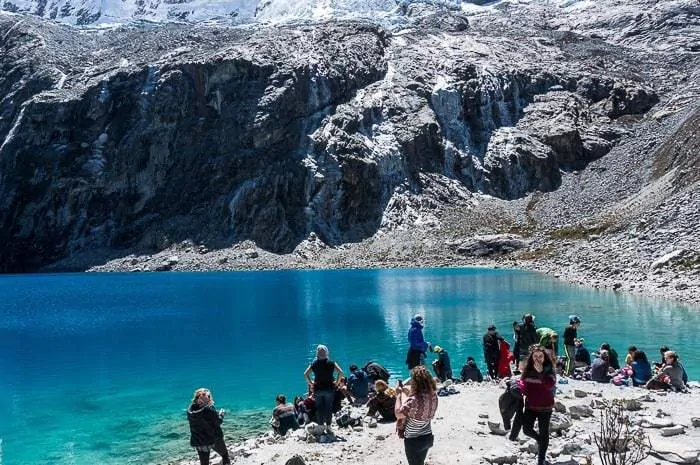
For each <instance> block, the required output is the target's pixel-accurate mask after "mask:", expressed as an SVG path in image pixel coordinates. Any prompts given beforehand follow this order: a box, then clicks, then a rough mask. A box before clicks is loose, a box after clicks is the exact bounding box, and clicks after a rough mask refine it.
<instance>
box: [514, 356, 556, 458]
mask: <svg viewBox="0 0 700 465" xmlns="http://www.w3.org/2000/svg"><path fill="white" fill-rule="evenodd" d="M556 382H557V377H556V375H555V374H554V366H553V365H552V360H551V359H550V358H549V357H547V355H546V354H545V351H544V348H543V347H542V346H532V347H531V348H530V354H529V355H528V357H527V361H526V363H525V369H524V370H523V374H522V376H521V378H520V381H519V384H520V390H521V392H522V394H523V397H524V398H525V411H524V412H523V433H525V434H526V435H527V436H530V437H531V438H533V439H534V440H535V441H537V452H538V454H537V455H538V457H537V465H545V455H546V454H547V446H549V421H550V419H551V417H552V409H553V408H554V386H555V385H556ZM535 420H537V426H538V428H539V433H537V432H536V431H535V429H534V426H535Z"/></svg>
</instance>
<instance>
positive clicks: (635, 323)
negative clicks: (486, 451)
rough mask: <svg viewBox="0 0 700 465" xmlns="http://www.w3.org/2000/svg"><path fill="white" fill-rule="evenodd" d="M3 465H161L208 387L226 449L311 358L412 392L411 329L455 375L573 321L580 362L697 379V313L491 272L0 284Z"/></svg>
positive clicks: (123, 277)
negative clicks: (647, 363)
mask: <svg viewBox="0 0 700 465" xmlns="http://www.w3.org/2000/svg"><path fill="white" fill-rule="evenodd" d="M0 296H2V297H1V299H0V399H2V401H0V438H1V442H0V464H2V465H46V464H52V465H88V464H89V465H92V464H96V463H99V464H108V465H117V464H119V465H123V464H142V465H147V464H159V465H160V464H165V463H173V462H175V460H176V459H178V458H182V457H189V458H192V459H194V458H195V454H194V453H193V452H192V450H191V449H190V448H189V444H188V438H189V435H188V429H187V421H186V416H185V409H186V407H187V405H188V402H189V400H190V398H191V395H192V392H193V390H194V389H195V388H197V387H201V386H205V387H209V388H210V389H211V390H212V392H213V395H214V398H215V400H216V406H217V407H221V408H225V409H227V410H228V411H229V416H228V417H227V419H226V421H225V422H224V430H225V432H226V435H227V437H228V438H229V439H233V438H240V437H241V436H245V435H247V434H251V432H252V431H255V430H259V429H260V428H265V427H266V425H267V419H268V417H269V412H270V410H271V409H272V407H273V406H274V397H275V395H276V394H277V393H285V394H286V395H287V396H288V397H293V396H294V395H295V394H297V393H301V392H302V391H303V390H304V389H305V384H304V381H303V378H302V372H303V371H304V369H305V367H306V366H307V364H308V362H309V361H310V360H311V359H312V357H313V354H314V348H315V346H316V345H317V344H318V343H325V344H327V345H328V347H329V348H330V352H331V358H333V359H335V360H336V361H338V362H339V364H340V365H341V366H342V367H343V369H346V370H347V367H348V365H349V364H350V363H357V364H358V365H359V364H362V363H364V362H365V361H367V360H369V359H374V360H377V361H380V362H381V363H383V364H384V365H385V366H386V367H387V368H388V369H389V370H390V371H391V372H392V373H393V376H392V377H393V378H396V377H397V376H402V377H403V376H405V375H406V373H407V371H406V369H405V366H404V364H403V362H404V359H405V353H406V348H407V342H406V331H407V329H408V324H409V320H410V317H411V316H412V315H413V314H415V313H417V312H422V313H423V314H425V316H426V320H427V326H426V328H425V335H426V339H427V340H429V341H431V342H432V343H433V344H439V345H442V346H444V347H445V348H447V350H448V351H449V353H450V354H451V358H452V364H453V367H454V369H455V371H457V372H458V371H459V367H461V365H462V364H463V363H464V360H465V358H466V357H467V356H468V355H474V356H475V357H476V358H477V360H479V362H480V363H482V362H483V360H482V355H481V354H482V351H481V345H480V343H481V337H482V335H483V333H484V331H485V328H486V327H487V326H488V325H489V324H490V323H495V324H496V325H497V326H498V328H499V330H500V331H501V332H502V334H503V335H504V336H506V337H507V338H508V339H511V338H512V334H511V331H510V326H511V323H512V321H513V320H514V319H520V316H521V315H522V314H523V313H524V312H528V311H529V312H533V313H534V314H535V315H536V323H538V325H540V326H548V327H552V328H556V329H559V330H562V329H563V328H564V326H565V325H566V323H567V316H568V315H569V314H571V313H577V314H579V315H581V317H582V319H583V324H582V326H581V328H580V330H579V334H580V335H581V336H583V337H585V338H586V340H587V346H588V347H589V349H591V350H592V349H594V348H595V347H597V346H598V345H599V344H600V343H601V342H603V341H607V342H610V343H611V344H612V345H613V347H615V348H616V349H617V350H618V352H619V353H620V354H621V357H622V356H624V352H625V349H626V347H627V346H628V345H629V344H631V343H634V344H636V345H637V346H638V347H640V348H642V349H644V350H646V351H647V353H648V355H649V356H650V358H653V359H656V358H658V351H657V349H658V346H659V345H660V344H662V343H665V344H668V345H669V346H671V347H672V348H674V349H676V350H678V351H679V352H680V354H681V357H682V359H683V362H684V364H685V366H686V368H687V370H688V372H689V375H690V376H691V378H692V379H698V378H699V377H700V348H699V347H698V345H697V343H698V336H697V334H698V330H699V328H700V308H697V307H690V306H684V305H681V304H678V303H674V302H668V301H662V300H653V299H643V298H638V297H632V296H628V295H620V294H615V293H613V292H607V291H596V290H593V289H588V288H582V287H577V286H572V285H568V284H566V283H563V282H560V281H557V280H554V279H551V278H548V277H546V276H542V275H539V274H534V273H528V272H522V271H514V270H491V269H410V270H338V271H279V272H231V273H197V274H195V273H163V274H56V275H26V276H1V277H0Z"/></svg>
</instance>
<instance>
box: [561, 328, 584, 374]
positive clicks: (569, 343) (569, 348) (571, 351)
mask: <svg viewBox="0 0 700 465" xmlns="http://www.w3.org/2000/svg"><path fill="white" fill-rule="evenodd" d="M580 325H581V319H580V318H579V317H578V316H576V315H571V316H569V326H567V327H566V329H564V350H565V351H566V368H565V369H564V374H565V375H566V376H571V375H572V374H573V372H574V367H575V365H576V363H575V358H576V357H575V353H576V346H575V344H574V341H575V340H576V339H577V338H578V327H579V326H580Z"/></svg>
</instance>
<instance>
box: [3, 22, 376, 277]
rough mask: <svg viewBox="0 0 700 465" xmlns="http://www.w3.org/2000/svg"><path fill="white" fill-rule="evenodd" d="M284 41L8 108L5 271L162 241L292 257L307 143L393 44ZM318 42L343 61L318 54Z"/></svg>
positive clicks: (186, 59) (368, 32)
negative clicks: (251, 247)
mask: <svg viewBox="0 0 700 465" xmlns="http://www.w3.org/2000/svg"><path fill="white" fill-rule="evenodd" d="M176 33H177V32H176ZM275 33H276V34H282V35H284V37H283V38H280V39H279V40H277V41H274V42H272V41H270V40H269V37H267V36H265V35H262V36H260V37H252V38H250V39H249V40H248V41H247V42H246V43H245V45H243V44H240V43H236V39H235V38H231V40H232V41H233V42H232V43H229V44H228V48H227V49H219V50H218V51H216V52H214V53H212V54H208V55H207V56H204V57H202V56H201V55H200V56H199V57H197V53H195V51H194V50H193V51H192V52H190V53H188V54H184V55H183V56H180V57H178V59H176V60H167V61H163V62H161V63H157V64H155V65H150V66H146V67H140V66H135V67H128V68H127V69H125V70H118V71H115V72H111V73H110V72H107V73H104V74H101V75H100V76H99V77H97V78H91V79H88V80H86V81H85V82H84V83H82V84H83V86H84V87H83V86H81V89H80V90H78V89H77V88H74V89H71V90H75V92H72V91H71V92H68V91H65V92H62V91H60V90H53V91H51V92H45V93H42V94H37V95H34V96H32V97H30V98H28V99H27V100H26V101H25V102H24V103H23V104H22V105H21V107H20V109H19V111H17V109H16V108H15V107H16V106H8V107H7V109H6V112H9V113H11V114H15V117H14V121H13V124H12V127H11V129H10V130H9V131H7V132H6V134H4V142H3V144H2V146H1V148H0V172H1V173H2V178H0V197H1V198H2V199H3V208H2V213H0V224H2V225H3V226H2V235H3V238H2V240H3V241H4V242H5V243H7V244H8V245H9V247H7V248H4V249H3V253H2V260H0V261H1V262H2V263H3V266H4V267H6V269H16V267H18V266H19V267H20V268H24V267H31V266H35V265H38V264H40V263H41V262H42V261H46V260H52V259H55V258H57V257H60V256H62V255H63V254H65V253H66V252H67V251H70V250H75V249H80V248H83V247H88V246H97V245H110V246H116V247H119V246H129V245H135V244H137V243H139V242H141V243H142V245H145V246H159V245H160V244H159V243H158V241H160V240H161V238H162V236H163V235H166V236H169V237H170V238H171V239H173V240H178V239H182V238H183V237H197V236H199V235H206V236H208V237H211V236H217V235H218V236H219V237H222V238H225V237H227V236H228V237H229V238H230V239H233V240H235V239H236V238H248V237H251V238H254V239H255V240H256V241H258V242H259V243H260V244H261V245H262V246H264V247H266V248H269V249H272V250H290V249H291V248H293V247H294V245H295V244H296V243H297V242H298V241H299V240H301V238H302V237H305V236H304V235H305V234H306V231H307V225H306V219H305V215H304V206H305V189H306V184H307V178H306V170H305V168H304V166H303V164H302V163H301V162H300V156H301V154H300V150H302V149H303V147H304V145H305V143H306V142H305V141H304V137H303V134H304V132H305V131H306V130H308V127H309V126H310V125H311V126H313V125H314V124H316V122H317V121H318V119H319V118H320V116H321V115H322V114H323V112H325V111H328V109H329V108H332V107H333V106H334V105H336V104H338V103H340V102H341V101H342V100H343V99H346V98H347V96H348V95H350V94H351V93H352V92H353V91H354V90H355V89H357V88H359V87H363V86H365V85H366V84H368V83H369V82H372V81H375V80H377V79H379V78H380V77H381V76H382V75H383V73H384V66H385V63H384V61H383V48H384V45H383V43H384V37H383V35H382V34H381V33H380V32H379V31H378V30H377V29H376V28H373V27H366V26H360V25H357V26H352V25H348V26H329V27H321V28H312V29H309V30H308V31H306V32H303V31H301V32H300V31H293V30H286V31H284V30H283V31H276V32H275ZM313 34H320V35H322V36H324V37H325V38H326V39H327V40H328V41H329V42H331V43H333V44H338V45H337V46H338V47H343V48H344V52H343V53H342V54H341V53H336V54H334V55H331V54H326V53H325V51H327V48H326V49H324V50H325V51H324V52H321V51H320V49H319V48H317V45H316V44H315V43H314V41H311V40H309V38H310V36H311V35H313ZM216 38H217V40H219V38H220V34H217V37H216ZM170 39H171V40H172V38H170ZM340 44H342V45H340ZM333 46H334V45H329V46H328V47H330V48H332V47H333ZM247 47H250V48H247ZM353 50H354V51H353ZM294 55H296V56H297V57H298V60H294V59H291V60H290V59H288V57H290V56H294ZM331 56H334V59H333V61H331V60H330V59H329V58H330V57H331ZM282 60H286V61H282ZM28 68H31V64H30V65H28ZM295 153H297V154H298V155H296V156H295V155H294V154H295ZM346 176H350V175H349V174H346ZM178 235H182V236H181V237H178Z"/></svg>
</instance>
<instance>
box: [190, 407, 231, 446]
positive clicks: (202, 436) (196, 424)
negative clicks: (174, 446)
mask: <svg viewBox="0 0 700 465" xmlns="http://www.w3.org/2000/svg"><path fill="white" fill-rule="evenodd" d="M187 420H188V421H189V423H190V445H191V446H192V447H197V446H211V445H213V444H214V443H216V441H217V440H219V439H223V437H224V432H223V431H222V430H221V423H222V422H223V421H224V420H223V419H222V418H221V417H220V416H219V414H218V412H217V411H216V410H215V409H214V406H213V405H210V406H209V407H200V406H199V405H196V404H192V405H190V408H188V409H187Z"/></svg>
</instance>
